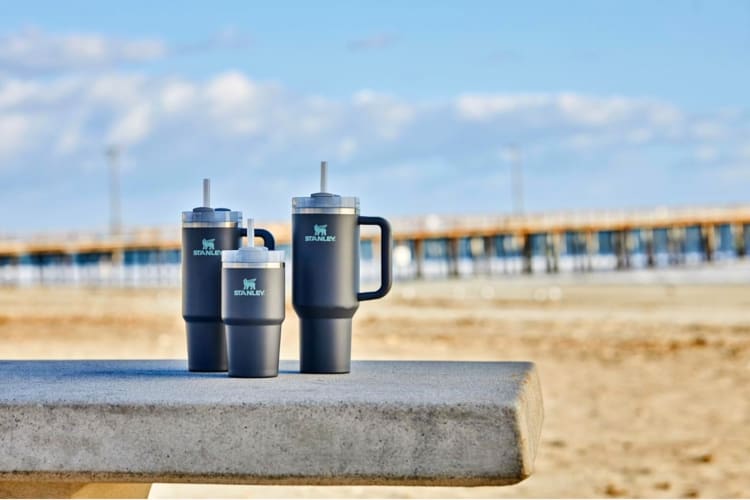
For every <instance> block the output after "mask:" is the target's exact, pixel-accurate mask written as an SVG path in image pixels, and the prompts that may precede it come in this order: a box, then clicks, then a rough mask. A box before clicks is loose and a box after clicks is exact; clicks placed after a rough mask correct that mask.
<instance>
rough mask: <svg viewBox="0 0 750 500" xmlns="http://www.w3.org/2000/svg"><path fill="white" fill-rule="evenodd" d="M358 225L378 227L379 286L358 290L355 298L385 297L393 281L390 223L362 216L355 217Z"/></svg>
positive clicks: (377, 218) (380, 218) (378, 218)
mask: <svg viewBox="0 0 750 500" xmlns="http://www.w3.org/2000/svg"><path fill="white" fill-rule="evenodd" d="M357 224H359V225H360V226H379V227H380V288H378V289H377V290H375V291H374V292H359V293H358V294H357V300H360V301H361V300H372V299H379V298H381V297H385V295H386V294H387V293H388V292H389V291H390V289H391V284H392V282H393V268H392V267H391V254H392V253H393V237H392V235H391V225H390V224H389V223H388V221H387V220H385V219H383V218H382V217H364V216H360V217H359V218H358V219H357Z"/></svg>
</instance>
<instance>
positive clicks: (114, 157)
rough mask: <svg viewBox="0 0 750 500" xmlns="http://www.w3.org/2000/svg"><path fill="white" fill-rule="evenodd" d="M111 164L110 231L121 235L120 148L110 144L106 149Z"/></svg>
mask: <svg viewBox="0 0 750 500" xmlns="http://www.w3.org/2000/svg"><path fill="white" fill-rule="evenodd" d="M106 155H107V160H108V164H109V233H110V236H119V235H120V232H121V231H122V216H121V212H120V148H119V147H117V146H110V147H108V148H107V151H106Z"/></svg>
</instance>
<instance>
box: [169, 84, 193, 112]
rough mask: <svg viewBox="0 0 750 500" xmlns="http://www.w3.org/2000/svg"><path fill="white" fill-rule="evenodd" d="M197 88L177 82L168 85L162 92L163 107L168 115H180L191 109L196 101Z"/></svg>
mask: <svg viewBox="0 0 750 500" xmlns="http://www.w3.org/2000/svg"><path fill="white" fill-rule="evenodd" d="M195 93H196V92H195V86H194V85H192V84H190V83H187V82H183V81H175V82H170V83H167V84H166V85H165V86H164V89H163V90H162V91H161V105H162V108H163V109H164V111H166V112H167V113H179V112H181V111H185V110H187V109H189V107H190V104H191V103H192V102H193V101H194V99H195Z"/></svg>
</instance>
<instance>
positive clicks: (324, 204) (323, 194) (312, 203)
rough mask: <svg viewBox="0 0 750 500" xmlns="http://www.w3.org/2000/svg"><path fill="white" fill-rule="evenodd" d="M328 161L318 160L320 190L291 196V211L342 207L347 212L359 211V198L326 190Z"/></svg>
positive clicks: (302, 211)
mask: <svg viewBox="0 0 750 500" xmlns="http://www.w3.org/2000/svg"><path fill="white" fill-rule="evenodd" d="M327 180H328V163H327V162H325V161H322V162H320V192H318V193H312V194H311V195H310V196H300V197H296V198H292V212H293V213H315V212H321V213H325V212H326V211H329V210H332V211H338V210H339V209H343V210H344V211H346V212H348V213H359V198H357V197H356V196H339V195H337V194H333V193H329V192H328V190H327V186H326V184H327Z"/></svg>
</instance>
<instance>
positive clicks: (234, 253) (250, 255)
mask: <svg viewBox="0 0 750 500" xmlns="http://www.w3.org/2000/svg"><path fill="white" fill-rule="evenodd" d="M247 234H248V235H253V234H255V224H254V223H253V219H247ZM253 240H254V238H253V237H252V236H248V238H247V245H245V246H241V247H240V248H239V249H237V250H222V252H221V262H223V263H227V264H229V263H232V264H263V263H267V262H284V251H283V250H269V249H268V248H266V247H256V246H255V245H254V242H253Z"/></svg>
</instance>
